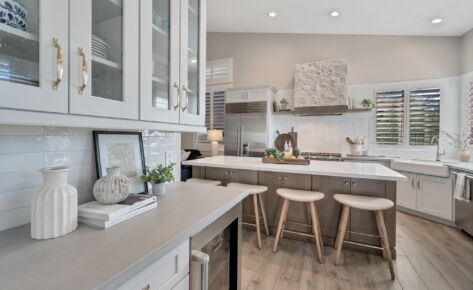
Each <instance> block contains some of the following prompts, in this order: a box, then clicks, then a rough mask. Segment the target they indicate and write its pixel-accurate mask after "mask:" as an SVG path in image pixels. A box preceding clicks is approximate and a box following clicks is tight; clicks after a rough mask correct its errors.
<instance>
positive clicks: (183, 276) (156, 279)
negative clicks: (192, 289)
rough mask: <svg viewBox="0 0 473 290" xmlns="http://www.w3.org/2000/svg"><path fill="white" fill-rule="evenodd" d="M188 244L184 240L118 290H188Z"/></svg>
mask: <svg viewBox="0 0 473 290" xmlns="http://www.w3.org/2000/svg"><path fill="white" fill-rule="evenodd" d="M189 249H190V244H189V240H186V241H185V242H183V243H182V244H180V245H179V246H177V247H176V248H174V249H173V250H171V251H170V252H169V253H167V254H165V255H164V256H162V257H161V258H159V259H158V260H157V261H156V262H154V263H153V264H151V265H150V266H148V267H147V268H146V269H144V270H143V271H141V272H140V273H138V274H137V275H136V276H134V277H133V278H131V279H130V280H128V282H126V283H125V284H123V285H122V286H121V287H120V288H119V289H120V290H136V289H145V290H168V289H176V290H188V289H189V261H190V250H189Z"/></svg>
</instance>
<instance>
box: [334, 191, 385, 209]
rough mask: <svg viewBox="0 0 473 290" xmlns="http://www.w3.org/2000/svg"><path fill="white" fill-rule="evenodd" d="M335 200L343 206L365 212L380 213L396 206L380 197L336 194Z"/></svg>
mask: <svg viewBox="0 0 473 290" xmlns="http://www.w3.org/2000/svg"><path fill="white" fill-rule="evenodd" d="M333 198H334V199H335V200H336V201H338V202H339V203H341V204H344V205H347V206H349V207H353V208H358V209H363V210H371V211H378V210H385V209H388V208H391V207H393V206H394V202H392V201H391V200H389V199H386V198H380V197H371V196H359V195H350V194H335V195H334V196H333Z"/></svg>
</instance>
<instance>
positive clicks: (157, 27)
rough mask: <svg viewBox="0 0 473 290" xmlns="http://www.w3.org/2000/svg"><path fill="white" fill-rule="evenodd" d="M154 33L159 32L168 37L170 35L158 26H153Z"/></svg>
mask: <svg viewBox="0 0 473 290" xmlns="http://www.w3.org/2000/svg"><path fill="white" fill-rule="evenodd" d="M153 31H154V32H157V33H158V34H160V35H162V36H166V37H167V35H168V33H167V32H166V31H164V30H163V29H162V28H161V27H159V26H157V25H156V24H153Z"/></svg>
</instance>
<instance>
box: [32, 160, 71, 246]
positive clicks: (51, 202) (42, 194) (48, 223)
mask: <svg viewBox="0 0 473 290" xmlns="http://www.w3.org/2000/svg"><path fill="white" fill-rule="evenodd" d="M41 173H42V174H43V187H42V188H41V189H39V190H38V191H36V192H35V193H34V194H33V199H32V202H31V238H33V239H51V238H56V237H59V236H62V235H65V234H67V233H70V232H72V231H74V230H75V229H76V228H77V190H76V189H75V188H74V187H73V186H72V185H69V184H67V175H68V173H69V168H68V167H51V168H44V169H42V170H41Z"/></svg>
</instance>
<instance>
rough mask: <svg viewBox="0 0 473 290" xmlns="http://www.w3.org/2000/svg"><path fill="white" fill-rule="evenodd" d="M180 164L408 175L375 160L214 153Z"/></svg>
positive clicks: (393, 176) (351, 174)
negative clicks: (271, 159) (294, 161)
mask: <svg viewBox="0 0 473 290" xmlns="http://www.w3.org/2000/svg"><path fill="white" fill-rule="evenodd" d="M182 164H185V165H191V166H205V167H217V168H220V167H221V168H231V169H243V170H257V171H271V172H285V173H299V174H310V175H325V176H336V177H350V178H362V179H377V180H390V181H406V180H407V178H406V177H405V176H404V175H402V174H399V173H397V172H396V171H394V170H392V169H390V168H387V167H386V166H383V165H381V164H378V163H357V162H338V161H315V160H312V161H311V162H310V165H288V164H271V163H263V161H262V160H261V158H258V157H236V156H214V157H207V158H201V159H195V160H189V161H184V162H183V163H182Z"/></svg>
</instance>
